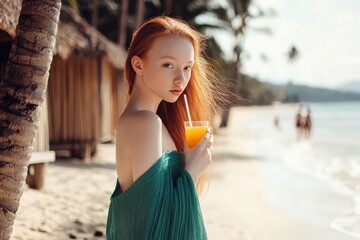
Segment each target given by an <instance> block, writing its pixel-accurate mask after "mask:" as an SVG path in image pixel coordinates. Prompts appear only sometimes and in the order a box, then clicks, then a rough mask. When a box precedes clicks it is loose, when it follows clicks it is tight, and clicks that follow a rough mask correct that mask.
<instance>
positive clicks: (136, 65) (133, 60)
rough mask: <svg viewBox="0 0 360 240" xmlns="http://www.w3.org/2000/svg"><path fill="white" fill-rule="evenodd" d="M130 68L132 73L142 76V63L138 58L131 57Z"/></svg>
mask: <svg viewBox="0 0 360 240" xmlns="http://www.w3.org/2000/svg"><path fill="white" fill-rule="evenodd" d="M131 66H132V67H133V69H134V71H135V72H136V74H137V75H142V72H143V61H142V59H141V58H139V57H138V56H136V55H135V56H133V57H132V58H131Z"/></svg>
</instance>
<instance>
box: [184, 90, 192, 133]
mask: <svg viewBox="0 0 360 240" xmlns="http://www.w3.org/2000/svg"><path fill="white" fill-rule="evenodd" d="M184 99H185V107H186V112H187V115H188V118H189V122H190V127H192V121H191V116H190V110H189V104H188V101H187V97H186V94H184Z"/></svg>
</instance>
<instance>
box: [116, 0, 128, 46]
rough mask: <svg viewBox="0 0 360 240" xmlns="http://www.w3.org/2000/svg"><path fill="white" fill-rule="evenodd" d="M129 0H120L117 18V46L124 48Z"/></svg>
mask: <svg viewBox="0 0 360 240" xmlns="http://www.w3.org/2000/svg"><path fill="white" fill-rule="evenodd" d="M128 9H129V0H121V14H120V18H119V37H118V39H119V46H120V47H121V48H122V49H125V45H126V37H127V31H126V30H127V18H128Z"/></svg>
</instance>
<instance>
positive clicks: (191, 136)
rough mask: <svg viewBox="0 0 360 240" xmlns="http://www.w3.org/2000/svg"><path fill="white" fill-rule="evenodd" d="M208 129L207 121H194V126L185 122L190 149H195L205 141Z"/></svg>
mask: <svg viewBox="0 0 360 240" xmlns="http://www.w3.org/2000/svg"><path fill="white" fill-rule="evenodd" d="M207 128H208V122H207V121H193V122H192V126H190V123H189V122H185V137H186V142H187V144H188V146H189V148H193V147H195V146H196V145H197V144H198V143H199V142H200V141H201V139H203V137H204V136H205V134H206V130H207Z"/></svg>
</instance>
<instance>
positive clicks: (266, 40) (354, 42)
mask: <svg viewBox="0 0 360 240" xmlns="http://www.w3.org/2000/svg"><path fill="white" fill-rule="evenodd" d="M219 1H223V0H219ZM253 1H254V4H256V5H257V6H259V7H261V8H262V9H265V10H266V9H269V8H272V9H274V10H275V11H276V15H275V16H273V17H263V18H258V19H252V20H250V21H249V22H248V24H249V28H248V30H247V32H246V37H245V38H244V41H243V48H244V49H245V54H244V55H243V56H244V60H243V63H244V65H243V72H245V73H247V74H250V75H252V76H256V77H258V78H259V79H260V80H262V81H267V82H272V83H279V84H284V83H287V82H289V81H291V82H293V83H296V84H305V85H309V86H319V87H326V88H336V87H338V86H339V85H341V84H343V83H345V82H348V81H352V80H360V0H301V1H294V0H253ZM256 27H269V28H270V29H271V31H272V34H271V35H268V34H265V33H260V32H258V31H254V29H255V28H256ZM217 38H218V39H220V41H221V42H224V43H226V44H222V46H231V39H230V36H229V35H226V34H219V35H218V36H217ZM292 46H295V47H296V48H297V49H298V51H299V58H298V59H297V60H296V61H295V62H293V63H292V64H290V63H289V61H288V58H287V53H288V51H289V50H290V48H291V47H292ZM223 48H224V51H225V52H226V53H227V54H228V55H230V54H231V51H232V49H231V47H223ZM261 55H266V57H267V61H266V62H264V61H263V60H262V58H261Z"/></svg>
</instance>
